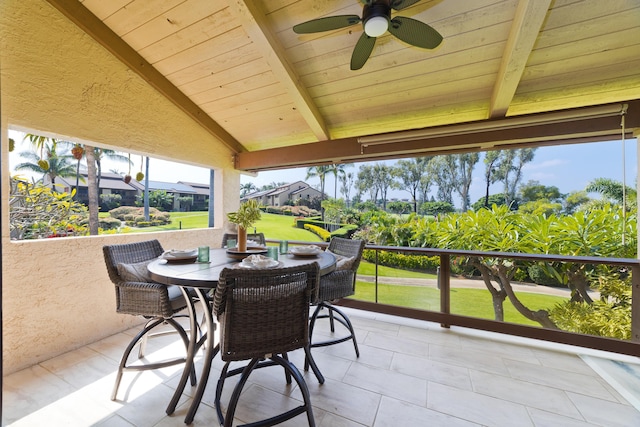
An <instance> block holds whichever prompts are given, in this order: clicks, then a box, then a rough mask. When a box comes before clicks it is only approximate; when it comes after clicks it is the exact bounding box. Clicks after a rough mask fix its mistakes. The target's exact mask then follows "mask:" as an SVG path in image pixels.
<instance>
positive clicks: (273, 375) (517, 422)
mask: <svg viewBox="0 0 640 427" xmlns="http://www.w3.org/2000/svg"><path fill="white" fill-rule="evenodd" d="M345 311H346V312H348V313H349V314H350V318H351V320H352V321H353V324H354V327H355V328H356V334H357V337H358V342H359V345H360V353H361V356H360V358H356V357H355V352H354V351H353V346H352V345H351V344H350V343H348V342H347V343H342V344H340V345H335V346H330V347H323V348H316V349H314V350H313V353H314V355H315V358H316V362H317V363H318V365H319V367H320V369H321V370H322V372H323V374H324V375H325V377H326V382H325V384H324V385H319V384H318V382H317V381H316V379H315V377H314V376H313V375H312V374H311V373H309V372H307V373H304V376H305V379H306V381H307V384H308V386H309V389H310V392H311V399H312V402H313V406H314V416H315V419H316V424H317V425H318V426H319V427H330V426H331V427H334V426H336V427H356V426H357V427H362V426H370V427H385V426H403V427H409V426H425V425H429V426H447V427H449V426H509V427H512V426H536V427H541V426H563V427H564V426H606V427H614V426H621V427H622V426H624V427H627V426H631V425H640V411H639V410H638V409H637V408H636V407H635V406H634V404H636V405H637V401H639V399H635V398H634V397H629V396H630V394H629V389H624V390H622V389H620V382H611V384H613V385H611V384H610V383H609V382H607V381H606V380H605V379H604V378H605V377H606V375H603V376H602V377H601V376H600V374H599V373H598V372H597V371H599V369H597V368H596V369H594V368H592V366H595V365H594V363H595V362H594V360H595V361H597V360H602V361H604V362H606V363H608V364H613V365H616V366H617V365H620V364H621V363H619V362H622V365H624V364H629V366H633V367H634V369H638V365H639V364H640V361H639V360H638V358H633V357H629V356H622V355H617V354H609V353H605V352H599V351H592V350H585V349H579V348H575V347H570V346H564V345H558V344H552V343H546V342H540V341H535V340H528V339H522V338H516V337H510V336H504V335H499V334H493V333H488V332H483V331H474V330H469V329H463V328H455V327H453V328H451V329H444V328H441V327H440V326H439V325H437V324H434V323H429V322H421V321H416V320H412V319H405V318H398V317H392V316H386V315H380V314H376V313H371V312H363V311H357V310H349V309H346V310H345ZM136 332H137V329H131V330H128V331H125V332H123V333H120V334H116V335H113V336H111V337H108V338H105V339H103V340H101V341H98V342H96V343H93V344H90V345H87V346H85V347H82V348H79V349H77V350H74V351H71V352H69V353H66V354H63V355H61V356H58V357H55V358H53V359H51V360H47V361H45V362H42V363H40V364H38V365H36V366H32V367H30V368H27V369H24V370H22V371H20V372H16V373H14V374H11V375H9V376H6V377H4V378H3V400H4V401H3V408H2V409H3V411H2V425H3V426H43V425H47V426H127V427H130V426H138V427H143V426H149V427H170V426H175V427H177V426H184V425H185V424H184V421H183V419H184V415H185V413H186V411H187V408H188V406H189V403H190V401H191V396H192V394H193V392H194V391H195V388H192V387H191V386H189V385H188V386H187V389H186V390H185V393H184V395H183V397H182V399H181V400H180V403H179V405H178V408H177V410H176V412H175V413H174V414H172V415H170V416H168V415H166V414H165V408H166V405H167V403H168V401H169V399H170V397H171V395H172V392H173V390H174V388H175V385H176V384H177V382H178V379H179V375H180V372H181V366H177V367H170V368H165V369H162V370H159V371H149V372H144V373H139V374H136V373H125V374H124V377H123V381H122V384H121V386H120V390H119V392H118V400H117V401H111V400H110V399H109V397H110V394H111V388H112V387H113V382H114V378H115V372H116V369H117V365H118V362H119V357H120V355H121V354H122V351H123V349H124V347H125V346H126V343H127V342H128V341H129V339H130V338H131V336H132V335H133V334H135V333H136ZM316 333H320V334H324V335H329V333H330V332H329V329H328V325H325V324H324V322H323V324H319V325H318V327H317V329H316ZM183 351H184V350H183V348H182V345H181V343H180V342H179V340H178V338H177V336H176V335H165V336H162V337H159V338H154V339H151V340H149V343H148V346H147V358H148V359H149V360H162V359H164V358H168V357H171V356H172V355H177V354H180V353H181V352H183ZM200 358H201V356H199V357H198V364H197V368H199V367H200V364H199V362H200ZM290 358H291V360H293V361H294V363H296V365H297V366H298V367H300V368H301V367H302V366H303V354H302V352H301V351H297V352H294V353H291V354H290ZM611 361H615V363H612V362H611ZM587 362H588V363H587ZM221 367H222V362H221V361H220V359H219V357H217V358H216V360H215V361H214V366H213V369H212V372H211V377H210V379H209V386H208V388H207V390H206V392H205V395H204V397H203V401H202V404H201V405H200V408H199V410H198V412H197V414H196V418H195V420H194V422H193V425H195V426H198V425H211V424H214V425H217V418H216V415H215V410H214V408H213V400H214V388H215V382H216V380H217V377H218V375H219V373H220V369H221ZM639 381H640V379H639ZM232 384H233V380H230V381H229V383H228V386H227V387H225V397H226V398H227V399H228V397H229V395H230V393H231V385H232ZM294 384H295V383H294ZM623 396H627V397H629V399H626V398H625V397H623ZM639 397H640V396H639ZM300 399H301V397H300V394H299V392H298V390H296V388H295V387H294V386H287V385H286V383H285V382H284V376H283V375H282V371H281V370H280V369H277V368H275V367H274V368H268V369H262V370H259V371H256V372H254V373H253V374H252V375H251V377H250V381H249V383H248V384H247V386H246V387H245V390H244V392H243V398H242V399H241V404H240V405H239V407H238V409H237V412H236V420H237V421H238V423H240V422H243V423H244V422H252V421H256V420H259V419H261V418H266V417H268V416H270V415H273V414H275V413H277V412H281V411H284V410H287V409H290V408H291V407H293V406H297V405H298V404H299V401H300ZM629 401H631V402H632V403H629ZM283 425H284V426H304V425H307V424H306V419H305V417H304V415H301V416H298V417H296V418H294V419H293V420H290V421H288V422H287V423H284V424H283Z"/></svg>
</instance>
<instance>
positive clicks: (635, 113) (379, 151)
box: [236, 100, 640, 171]
mask: <svg viewBox="0 0 640 427" xmlns="http://www.w3.org/2000/svg"><path fill="white" fill-rule="evenodd" d="M626 104H627V106H628V108H627V111H626V115H625V127H626V132H625V137H626V138H632V137H633V135H634V133H635V132H637V131H638V130H639V129H640V100H635V101H630V102H628V103H626ZM617 105H621V104H612V107H615V106H617ZM565 111H568V112H572V113H573V112H575V113H576V114H577V113H581V112H584V111H585V108H582V109H574V110H565ZM545 116H546V117H548V116H549V113H541V114H532V115H528V116H526V117H529V118H531V119H532V124H526V125H520V126H518V127H511V126H508V125H507V124H508V123H510V122H509V121H510V118H502V119H494V120H490V121H483V122H478V125H479V129H480V130H478V131H474V132H465V133H461V132H452V134H450V135H447V133H446V132H443V133H442V134H441V135H438V136H424V137H421V138H416V139H413V140H410V141H401V140H400V141H398V142H389V143H384V144H370V145H367V144H363V143H361V142H359V141H358V138H344V139H336V140H332V141H321V142H316V143H311V144H300V145H296V146H290V147H281V148H274V149H269V150H259V151H253V152H246V153H241V154H238V155H237V156H236V169H239V170H244V171H261V170H271V169H285V168H292V167H301V166H311V165H319V164H331V163H350V162H361V161H372V160H382V159H394V158H401V157H419V156H425V155H431V156H434V155H439V154H451V153H459V152H471V151H490V150H500V149H507V148H522V147H532V146H548V145H561V144H569V143H583V142H597V141H611V140H616V139H620V138H621V136H622V135H621V128H620V125H621V121H622V120H621V114H617V115H616V114H612V115H608V116H603V117H595V118H588V119H585V118H584V117H583V118H580V117H578V116H576V118H574V119H571V120H563V121H552V122H549V123H545V122H544V121H542V120H541V119H543V118H545ZM523 117H525V116H523ZM536 121H537V122H536ZM486 122H491V123H492V124H500V123H502V122H504V124H505V126H504V128H500V127H493V128H488V129H486V130H482V124H483V123H486ZM456 126H457V125H449V126H439V127H436V128H428V129H426V130H433V129H437V130H448V129H451V130H454V129H459V128H456ZM398 134H402V132H399V133H398Z"/></svg>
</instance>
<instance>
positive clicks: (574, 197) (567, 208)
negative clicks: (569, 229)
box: [564, 191, 590, 215]
mask: <svg viewBox="0 0 640 427" xmlns="http://www.w3.org/2000/svg"><path fill="white" fill-rule="evenodd" d="M589 200H590V199H589V196H587V192H586V191H573V192H571V193H569V194H568V195H567V197H565V199H564V213H565V214H567V215H572V214H573V213H574V212H575V211H576V210H578V209H579V208H580V206H582V205H584V204H586V203H588V202H589Z"/></svg>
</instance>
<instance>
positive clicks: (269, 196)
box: [241, 181, 322, 206]
mask: <svg viewBox="0 0 640 427" xmlns="http://www.w3.org/2000/svg"><path fill="white" fill-rule="evenodd" d="M321 196H322V193H321V192H320V191H318V190H316V189H315V188H312V187H311V186H309V184H307V183H306V182H304V181H296V182H293V183H290V184H285V185H281V186H279V187H276V188H272V189H270V190H264V191H257V192H255V193H251V194H247V195H246V196H244V197H243V198H242V200H241V201H243V202H244V201H247V200H252V199H255V200H258V201H259V202H260V203H261V204H262V205H265V206H284V205H286V204H296V201H298V200H300V199H304V200H313V199H315V198H321ZM288 202H290V203H288Z"/></svg>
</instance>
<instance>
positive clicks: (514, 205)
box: [471, 193, 519, 211]
mask: <svg viewBox="0 0 640 427" xmlns="http://www.w3.org/2000/svg"><path fill="white" fill-rule="evenodd" d="M506 204H507V198H506V197H505V195H504V193H499V194H490V195H489V205H488V207H487V206H485V204H484V197H481V198H479V199H478V201H477V202H475V203H474V204H473V205H471V208H472V209H473V210H474V211H477V210H478V209H483V208H486V209H488V208H489V207H491V206H493V205H496V206H503V205H506ZM510 207H511V210H514V211H516V210H518V207H519V204H518V201H517V200H513V201H512V202H511V203H510Z"/></svg>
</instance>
